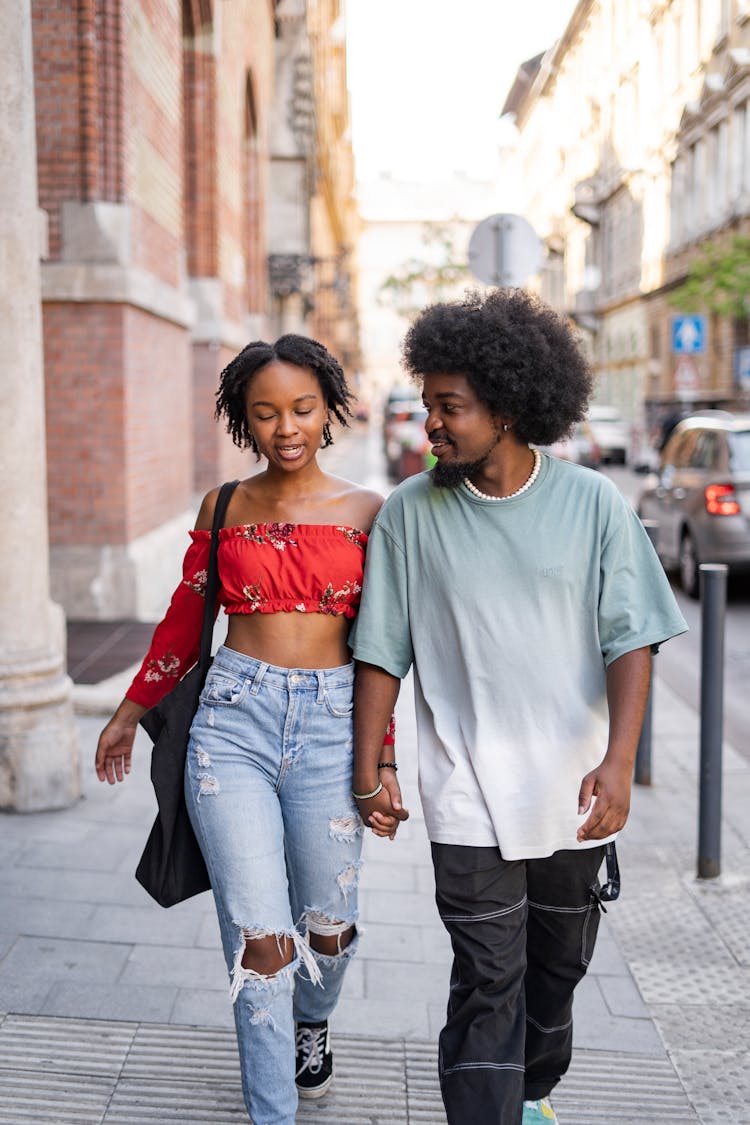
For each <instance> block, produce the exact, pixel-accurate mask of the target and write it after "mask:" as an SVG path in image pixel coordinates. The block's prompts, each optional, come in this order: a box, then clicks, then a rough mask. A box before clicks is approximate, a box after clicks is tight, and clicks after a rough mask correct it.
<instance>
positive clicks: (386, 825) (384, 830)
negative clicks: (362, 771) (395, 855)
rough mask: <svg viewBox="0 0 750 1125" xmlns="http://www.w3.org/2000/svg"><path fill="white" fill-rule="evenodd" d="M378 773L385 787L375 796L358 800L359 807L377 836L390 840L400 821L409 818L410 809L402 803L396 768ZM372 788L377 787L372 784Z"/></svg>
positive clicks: (365, 820) (362, 815)
mask: <svg viewBox="0 0 750 1125" xmlns="http://www.w3.org/2000/svg"><path fill="white" fill-rule="evenodd" d="M378 773H379V780H380V781H381V782H382V785H383V788H382V789H381V790H380V791H379V793H377V794H376V796H374V797H368V798H365V799H361V798H360V799H359V800H357V808H358V809H359V815H360V816H361V817H362V820H363V821H364V822H365V824H368V825H369V826H370V828H371V829H372V830H373V832H374V833H375V835H376V836H387V837H388V839H389V840H393V839H395V837H396V831H397V829H398V826H399V822H400V821H402V820H408V819H409V810H408V809H405V808H404V807H403V805H402V803H401V786H400V785H399V783H398V779H397V777H396V774H395V772H394V770H391V769H381V770H379V771H378ZM371 788H375V787H374V786H371ZM369 791H370V790H369V789H367V790H364V789H363V790H362V792H369ZM355 800H356V798H355Z"/></svg>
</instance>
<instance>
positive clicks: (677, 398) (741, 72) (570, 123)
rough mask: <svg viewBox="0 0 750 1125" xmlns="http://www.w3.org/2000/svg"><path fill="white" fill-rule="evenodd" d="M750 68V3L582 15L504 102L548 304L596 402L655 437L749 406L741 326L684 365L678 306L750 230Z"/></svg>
mask: <svg viewBox="0 0 750 1125" xmlns="http://www.w3.org/2000/svg"><path fill="white" fill-rule="evenodd" d="M749 66H750V3H748V2H747V0H580V2H579V3H578V4H577V5H576V8H575V10H574V12H573V15H572V16H571V19H570V21H569V23H568V26H567V28H566V30H565V32H564V34H563V35H562V37H561V38H560V40H559V41H558V43H557V44H555V46H554V47H553V48H551V49H550V50H549V51H548V52H547V53H546V54H545V55H543V56H539V57H538V58H537V59H535V60H530V61H529V63H527V64H525V68H524V69H522V71H520V72H519V76H518V79H517V81H516V83H515V84H514V87H513V89H512V90H511V91H510V94H509V96H508V99H507V100H506V105H505V111H506V112H507V113H512V114H513V115H514V117H515V123H516V126H517V129H518V147H517V150H516V152H515V154H514V159H515V160H516V161H517V163H516V165H515V168H516V170H517V173H518V174H519V175H520V176H521V178H522V182H523V184H524V186H525V188H526V198H527V206H526V208H525V214H526V215H527V217H528V218H529V220H530V221H531V222H532V224H533V225H534V226H535V228H536V230H537V232H538V233H539V234H540V236H541V237H542V238H543V240H544V242H545V243H546V246H547V260H546V263H545V267H544V269H543V271H542V274H541V276H540V278H539V287H540V290H541V292H542V294H543V296H545V297H546V298H547V299H549V300H550V301H551V302H552V303H553V304H555V305H556V306H557V307H559V308H560V309H562V310H563V311H565V312H566V313H568V314H570V315H571V316H572V317H573V318H574V319H575V320H576V321H577V323H578V324H579V326H580V328H581V331H582V333H583V334H584V337H585V339H586V341H587V344H588V346H589V348H590V352H591V356H592V359H593V362H594V365H595V368H596V372H597V375H598V392H597V395H598V398H599V400H600V401H602V402H609V403H612V404H614V405H616V406H618V407H619V408H620V410H621V411H622V412H623V414H624V415H625V416H626V417H627V418H629V419H631V420H632V421H633V422H634V423H637V424H640V425H641V426H643V427H646V428H647V427H649V426H650V425H651V424H652V423H653V422H654V421H656V420H658V417H659V415H660V414H664V413H666V412H668V411H674V410H686V409H689V408H691V407H694V406H696V405H704V406H705V405H724V404H732V403H738V402H740V401H741V400H742V392H741V389H740V388H739V387H738V385H737V383H736V382H735V380H734V375H733V355H734V349H733V332H734V328H733V326H732V325H731V324H726V323H722V322H721V321H720V320H719V319H718V318H713V319H712V320H709V324H708V342H707V348H706V350H705V353H701V354H696V355H695V356H691V357H690V361H689V363H688V364H684V363H683V364H681V363H680V358H681V357H680V356H679V355H678V354H676V353H675V351H674V350H673V348H674V340H673V337H672V327H673V318H674V317H675V316H676V315H678V314H679V311H680V310H679V309H678V308H676V307H675V306H674V305H673V304H671V303H670V301H669V294H670V292H671V291H672V290H673V289H674V288H675V287H676V286H678V285H679V284H680V283H681V282H682V281H683V280H684V279H685V276H686V272H687V269H688V267H689V264H690V262H691V261H692V259H693V258H694V257H695V255H696V254H698V253H699V252H700V250H701V248H702V247H703V246H704V245H705V243H706V242H707V240H709V239H710V240H712V241H716V240H717V239H719V240H721V239H724V238H727V237H729V235H730V234H731V232H740V231H744V230H746V228H747V225H748V216H750V196H749V195H748V178H747V171H746V168H747V167H748V161H749V160H750V132H748V129H747V125H746V122H747V121H748V120H750V118H749V117H748V115H747V110H746V105H747V101H748V93H749V92H750V70H749V69H748V67H749ZM686 375H687V376H689V377H688V378H686Z"/></svg>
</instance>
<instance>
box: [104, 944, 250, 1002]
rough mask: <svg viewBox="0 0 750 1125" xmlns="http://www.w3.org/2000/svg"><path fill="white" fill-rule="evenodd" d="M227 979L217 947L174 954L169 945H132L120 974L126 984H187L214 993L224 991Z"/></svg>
mask: <svg viewBox="0 0 750 1125" xmlns="http://www.w3.org/2000/svg"><path fill="white" fill-rule="evenodd" d="M227 979H228V978H227V971H226V966H225V964H224V958H223V957H222V955H221V954H220V953H219V951H218V950H208V949H181V950H180V952H179V956H176V955H175V950H174V948H173V947H172V946H171V945H170V946H162V945H136V946H135V947H134V948H133V949H132V951H131V953H130V956H129V958H128V961H127V964H126V965H125V967H124V969H123V972H122V975H121V977H120V981H121V983H123V984H127V985H131V984H142V985H148V984H151V983H153V982H154V981H158V983H159V984H160V985H162V986H165V985H174V986H175V987H177V988H183V987H184V986H185V985H186V984H187V983H189V984H190V985H191V986H194V987H196V988H207V989H209V990H216V991H217V992H222V991H226V988H227Z"/></svg>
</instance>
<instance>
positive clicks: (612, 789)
mask: <svg viewBox="0 0 750 1125" xmlns="http://www.w3.org/2000/svg"><path fill="white" fill-rule="evenodd" d="M650 677H651V650H650V648H649V647H648V646H645V647H644V648H637V649H633V651H632V652H626V653H625V654H624V655H623V656H620V657H618V659H617V660H613V661H612V663H611V664H610V665H609V667H608V668H607V704H608V706H609V745H608V747H607V753H606V754H605V756H604V760H603V761H602V763H601V765H599V766H597V767H596V769H594V770H591V772H590V773H587V774H586V776H585V777H584V779H583V781H582V782H581V788H580V790H579V792H578V815H579V816H583V814H584V813H587V812H588V811H589V810H590V809H591V798H592V797H596V801H595V802H594V808H593V811H592V812H591V815H590V816H589V817H588V819H587V820H585V821H584V823H583V824H582V825H581V827H580V828H579V829H578V833H577V839H578V842H579V843H582V842H583V841H584V840H603V839H605V837H607V836H611V835H613V833H615V832H619V831H620V829H621V828H622V827H623V825H624V824H625V821H626V820H627V819H628V813H629V812H630V790H631V786H632V783H633V763H634V762H635V754H636V750H637V748H638V736H639V734H640V731H641V724H642V723H643V713H644V711H645V710H646V701H647V700H648V690H649V682H650Z"/></svg>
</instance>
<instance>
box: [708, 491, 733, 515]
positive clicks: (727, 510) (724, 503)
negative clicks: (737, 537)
mask: <svg viewBox="0 0 750 1125" xmlns="http://www.w3.org/2000/svg"><path fill="white" fill-rule="evenodd" d="M705 496H706V511H707V512H710V513H711V515H712V516H736V515H739V511H740V506H739V504H738V503H737V498H736V496H735V494H734V488H733V487H732V485H731V484H707V485H706V489H705Z"/></svg>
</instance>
